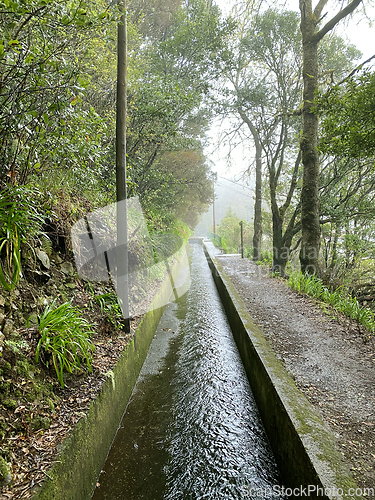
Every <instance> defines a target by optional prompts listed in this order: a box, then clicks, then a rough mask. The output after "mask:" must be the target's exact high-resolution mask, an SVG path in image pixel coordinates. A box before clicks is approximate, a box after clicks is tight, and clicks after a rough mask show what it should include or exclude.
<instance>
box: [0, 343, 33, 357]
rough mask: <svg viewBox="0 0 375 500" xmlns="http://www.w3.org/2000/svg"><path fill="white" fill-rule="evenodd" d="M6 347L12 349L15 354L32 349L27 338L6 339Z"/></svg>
mask: <svg viewBox="0 0 375 500" xmlns="http://www.w3.org/2000/svg"><path fill="white" fill-rule="evenodd" d="M4 345H5V347H6V348H7V349H8V350H10V351H12V352H13V354H17V355H20V354H24V353H25V351H27V350H29V349H30V346H29V343H28V342H26V340H11V339H9V340H4Z"/></svg>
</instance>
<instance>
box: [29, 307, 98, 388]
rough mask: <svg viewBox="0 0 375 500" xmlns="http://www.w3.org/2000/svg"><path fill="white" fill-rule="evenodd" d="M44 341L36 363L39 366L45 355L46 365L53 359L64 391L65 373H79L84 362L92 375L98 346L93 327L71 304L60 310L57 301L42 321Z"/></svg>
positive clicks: (41, 343)
mask: <svg viewBox="0 0 375 500" xmlns="http://www.w3.org/2000/svg"><path fill="white" fill-rule="evenodd" d="M38 331H39V335H40V339H39V342H38V345H37V349H36V355H35V360H36V361H37V362H38V360H39V357H40V354H41V351H43V357H44V360H45V362H46V364H47V365H48V364H49V360H50V359H52V364H53V366H54V368H55V371H56V375H57V378H58V381H59V382H60V385H61V386H62V387H64V379H63V371H64V370H66V371H67V372H69V373H72V372H73V371H77V369H78V368H80V367H81V362H82V361H83V362H84V363H85V364H86V366H87V368H88V370H89V371H91V366H92V353H93V350H94V345H93V343H92V342H91V334H92V333H93V332H92V331H91V329H90V325H89V323H88V322H87V321H86V320H85V319H84V318H82V317H81V316H80V315H79V311H78V310H77V309H76V308H75V307H74V306H72V303H71V302H64V303H63V304H61V305H60V306H58V307H56V301H55V300H54V301H53V302H52V303H51V304H50V305H48V306H47V307H46V308H45V310H44V312H43V313H42V315H41V316H40V317H39V318H38Z"/></svg>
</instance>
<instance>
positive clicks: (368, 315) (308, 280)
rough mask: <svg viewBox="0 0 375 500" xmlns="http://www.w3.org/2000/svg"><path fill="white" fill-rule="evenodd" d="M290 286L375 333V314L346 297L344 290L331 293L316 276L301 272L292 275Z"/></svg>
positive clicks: (353, 298) (289, 281) (354, 299)
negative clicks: (324, 303)
mask: <svg viewBox="0 0 375 500" xmlns="http://www.w3.org/2000/svg"><path fill="white" fill-rule="evenodd" d="M288 284H289V286H290V287H291V288H293V289H294V290H296V291H297V292H299V293H305V294H306V295H309V296H310V297H314V298H316V299H319V300H321V301H323V302H326V303H327V304H329V305H330V306H332V307H333V308H334V309H336V310H337V311H340V312H341V313H343V314H345V316H348V317H349V318H352V319H354V320H356V321H358V322H359V323H360V324H361V325H363V326H364V327H366V328H367V329H368V330H369V331H370V332H374V331H375V316H374V313H373V312H372V311H371V310H370V309H368V308H366V307H362V306H361V305H360V304H359V302H358V300H357V299H356V298H355V297H348V296H346V295H345V294H344V292H343V291H342V289H340V288H338V289H337V290H332V291H331V290H329V289H328V288H327V287H326V286H325V285H324V283H323V281H322V280H321V279H320V278H317V277H316V276H314V275H308V274H302V273H301V272H299V273H298V272H294V273H292V274H291V275H290V276H289V280H288Z"/></svg>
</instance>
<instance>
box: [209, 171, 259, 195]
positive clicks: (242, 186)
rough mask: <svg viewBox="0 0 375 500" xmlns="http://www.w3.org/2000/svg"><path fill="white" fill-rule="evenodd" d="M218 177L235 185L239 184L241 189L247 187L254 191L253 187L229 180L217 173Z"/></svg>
mask: <svg viewBox="0 0 375 500" xmlns="http://www.w3.org/2000/svg"><path fill="white" fill-rule="evenodd" d="M218 177H219V178H220V179H224V180H225V181H227V182H231V183H232V184H235V185H236V186H241V188H243V189H249V190H250V191H253V192H254V191H255V190H254V188H251V187H247V186H244V185H243V184H240V183H239V182H235V181H231V180H230V179H227V178H225V177H223V176H222V175H218Z"/></svg>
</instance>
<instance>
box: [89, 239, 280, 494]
mask: <svg viewBox="0 0 375 500" xmlns="http://www.w3.org/2000/svg"><path fill="white" fill-rule="evenodd" d="M189 260H190V266H191V286H190V288H189V290H188V292H187V293H186V294H185V295H184V296H183V297H181V298H180V299H178V300H177V302H172V303H170V304H168V306H167V308H166V310H165V313H164V315H163V317H162V319H161V321H160V323H159V326H158V330H157V332H156V335H155V337H154V340H153V342H152V344H151V347H150V351H149V354H148V356H147V359H146V362H145V364H144V366H143V368H142V371H141V374H140V376H139V379H138V381H137V384H136V387H135V389H134V391H133V394H132V397H131V399H130V402H129V404H128V406H127V408H126V411H125V413H124V416H123V419H122V422H121V424H120V427H119V429H118V433H117V435H116V437H115V439H114V442H113V444H112V447H111V450H110V451H109V454H108V457H107V460H106V463H105V465H104V467H103V470H102V473H101V475H100V477H99V479H98V486H97V487H96V489H95V491H94V494H93V497H92V498H93V500H103V499H106V500H115V499H121V500H127V499H131V500H133V499H134V500H138V499H145V500H159V499H163V500H178V499H189V500H198V499H199V500H200V499H213V500H214V499H242V498H254V497H250V494H249V492H250V488H253V489H256V490H258V491H270V489H271V488H272V487H273V486H274V485H279V484H280V478H279V474H278V471H277V466H276V463H275V461H274V458H273V455H272V452H271V449H270V446H269V443H268V440H267V437H266V435H265V432H264V429H263V426H262V424H261V421H260V418H259V415H258V410H257V408H256V405H255V402H254V398H253V395H252V392H251V389H250V386H249V383H248V380H247V377H246V374H245V371H244V368H243V366H242V363H241V359H240V356H239V353H238V351H237V348H236V345H235V342H234V340H233V337H232V332H231V330H230V327H229V324H228V321H227V318H226V315H225V312H224V310H223V306H222V304H221V301H220V298H219V296H218V293H217V290H216V287H215V284H214V282H213V279H212V276H211V271H210V269H209V267H208V264H207V261H206V258H205V255H204V252H203V249H202V247H201V245H199V244H191V245H190V248H189ZM267 489H268V490H267ZM257 498H262V495H259V494H258V496H257ZM263 498H266V495H264V497H263ZM272 498H281V497H278V496H272Z"/></svg>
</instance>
